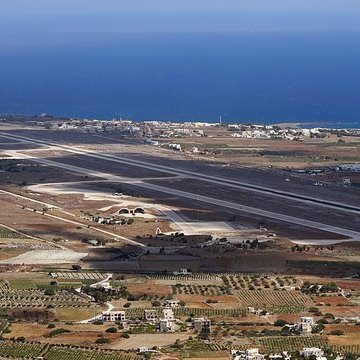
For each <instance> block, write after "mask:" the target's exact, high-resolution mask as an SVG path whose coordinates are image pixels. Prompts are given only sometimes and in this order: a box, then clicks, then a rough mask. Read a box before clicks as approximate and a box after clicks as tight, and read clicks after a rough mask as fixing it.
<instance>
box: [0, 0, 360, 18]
mask: <svg viewBox="0 0 360 360" xmlns="http://www.w3.org/2000/svg"><path fill="white" fill-rule="evenodd" d="M359 7H360V5H359V1H357V0H101V1H100V0H1V3H0V10H1V11H0V13H1V14H2V15H10V14H11V15H34V14H99V13H112V14H113V13H116V12H124V11H125V12H148V13H154V12H169V11H170V12H204V11H205V12H211V11H222V12H234V11H235V12H236V11H244V10H257V11H267V12H276V11H291V12H294V11H295V12H296V11H318V10H322V11H331V10H332V11H344V12H348V13H350V12H352V11H354V10H359Z"/></svg>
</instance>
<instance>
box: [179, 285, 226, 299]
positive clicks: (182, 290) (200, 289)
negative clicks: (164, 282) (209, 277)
mask: <svg viewBox="0 0 360 360" xmlns="http://www.w3.org/2000/svg"><path fill="white" fill-rule="evenodd" d="M172 291H173V293H174V294H186V295H195V294H196V295H207V296H220V295H229V294H231V291H230V290H229V288H227V287H226V286H218V285H183V284H176V285H172Z"/></svg>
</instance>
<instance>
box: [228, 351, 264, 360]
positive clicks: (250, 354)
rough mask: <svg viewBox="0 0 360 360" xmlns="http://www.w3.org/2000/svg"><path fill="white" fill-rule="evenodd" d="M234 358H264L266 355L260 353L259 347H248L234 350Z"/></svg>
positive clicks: (259, 359)
mask: <svg viewBox="0 0 360 360" xmlns="http://www.w3.org/2000/svg"><path fill="white" fill-rule="evenodd" d="M231 354H232V356H233V359H234V360H264V359H265V355H263V354H260V353H259V349H248V350H245V351H238V350H233V351H232V352H231Z"/></svg>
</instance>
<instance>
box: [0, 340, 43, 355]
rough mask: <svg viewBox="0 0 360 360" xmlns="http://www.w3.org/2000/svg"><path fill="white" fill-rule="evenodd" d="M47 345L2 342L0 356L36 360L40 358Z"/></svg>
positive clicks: (0, 343)
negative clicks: (35, 359)
mask: <svg viewBox="0 0 360 360" xmlns="http://www.w3.org/2000/svg"><path fill="white" fill-rule="evenodd" d="M44 348H45V345H43V344H38V343H25V342H15V341H14V342H13V341H0V356H3V357H14V358H20V357H26V358H35V357H37V356H40V355H41V354H42V352H43V350H44Z"/></svg>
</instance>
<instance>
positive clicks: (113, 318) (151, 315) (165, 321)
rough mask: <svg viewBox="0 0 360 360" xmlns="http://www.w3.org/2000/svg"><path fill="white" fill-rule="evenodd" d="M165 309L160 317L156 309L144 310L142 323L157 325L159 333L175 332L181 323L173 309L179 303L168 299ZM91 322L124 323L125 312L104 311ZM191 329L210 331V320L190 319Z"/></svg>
mask: <svg viewBox="0 0 360 360" xmlns="http://www.w3.org/2000/svg"><path fill="white" fill-rule="evenodd" d="M164 305H165V307H164V308H163V309H162V310H161V315H160V316H159V315H158V313H159V312H158V310H157V309H145V310H144V313H143V317H142V321H143V322H144V323H147V324H152V325H157V326H158V329H159V331H160V332H175V331H177V330H179V328H180V326H179V324H181V321H180V320H179V319H176V318H175V315H174V311H173V308H176V307H178V306H179V301H178V300H174V299H170V300H165V302H164ZM92 320H93V321H97V320H101V321H103V322H121V323H125V322H126V321H127V319H126V312H125V311H113V310H111V311H105V312H103V313H102V315H101V316H100V317H98V318H95V319H92ZM191 327H192V329H193V330H194V331H197V332H201V331H202V330H203V329H208V330H209V331H211V320H210V319H208V318H206V317H199V318H192V319H191Z"/></svg>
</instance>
